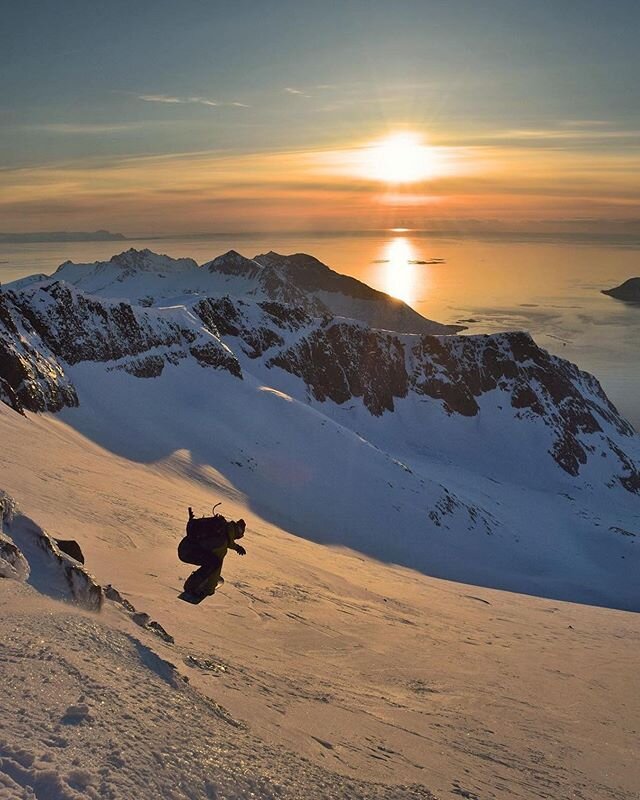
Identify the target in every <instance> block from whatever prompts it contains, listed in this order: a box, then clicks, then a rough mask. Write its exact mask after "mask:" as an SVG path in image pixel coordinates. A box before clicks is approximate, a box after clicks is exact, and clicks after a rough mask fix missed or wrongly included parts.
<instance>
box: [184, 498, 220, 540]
mask: <svg viewBox="0 0 640 800" xmlns="http://www.w3.org/2000/svg"><path fill="white" fill-rule="evenodd" d="M227 531H228V523H227V520H226V519H225V518H224V517H223V516H222V514H216V513H215V506H214V514H213V516H212V517H195V516H194V515H193V511H192V510H191V509H189V521H188V522H187V539H189V541H192V542H197V543H198V544H199V545H201V546H204V547H206V548H207V549H209V550H215V549H216V548H218V547H223V546H224V545H225V544H227V543H228V539H227Z"/></svg>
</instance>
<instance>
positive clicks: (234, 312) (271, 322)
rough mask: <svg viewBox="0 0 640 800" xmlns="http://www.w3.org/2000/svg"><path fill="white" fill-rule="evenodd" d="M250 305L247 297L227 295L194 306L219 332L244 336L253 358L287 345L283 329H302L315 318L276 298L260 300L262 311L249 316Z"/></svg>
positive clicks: (258, 306) (198, 313)
mask: <svg viewBox="0 0 640 800" xmlns="http://www.w3.org/2000/svg"><path fill="white" fill-rule="evenodd" d="M249 308H250V306H249V305H248V304H247V303H246V302H245V301H243V300H231V299H230V298H229V297H223V298H220V299H216V300H214V299H212V298H207V299H205V300H201V301H200V302H199V303H197V304H196V305H195V306H194V307H193V310H194V311H195V313H196V314H197V315H198V316H199V317H200V319H201V320H202V322H203V323H204V325H206V327H207V328H208V329H209V330H210V331H212V332H213V333H214V334H215V335H217V336H233V337H237V338H238V339H240V341H241V348H242V350H243V352H244V353H245V354H246V355H248V356H249V357H250V358H258V357H259V356H261V355H262V354H263V353H265V352H266V351H267V350H269V349H271V348H272V347H277V346H283V345H284V339H283V337H282V334H281V333H280V331H295V330H300V329H301V328H303V327H305V326H308V325H310V324H311V323H312V321H313V319H314V317H313V315H312V314H310V313H309V312H308V311H306V310H304V309H302V308H299V307H290V306H286V305H283V304H282V303H274V302H265V303H258V304H257V305H256V308H257V310H258V311H259V312H262V313H259V314H258V315H257V316H256V315H255V314H254V315H253V317H252V319H248V317H247V314H248V311H249Z"/></svg>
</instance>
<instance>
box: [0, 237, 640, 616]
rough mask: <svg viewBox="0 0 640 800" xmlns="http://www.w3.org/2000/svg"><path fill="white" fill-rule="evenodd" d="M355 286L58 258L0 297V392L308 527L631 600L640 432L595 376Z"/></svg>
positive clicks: (571, 591) (516, 338) (142, 257)
mask: <svg viewBox="0 0 640 800" xmlns="http://www.w3.org/2000/svg"><path fill="white" fill-rule="evenodd" d="M362 286H363V285H362V284H359V283H358V282H353V281H352V279H349V278H345V277H344V276H336V273H333V272H332V271H331V270H329V269H328V268H327V267H325V266H324V265H322V264H320V262H318V261H316V260H315V259H312V258H311V257H310V256H291V257H283V256H278V255H277V254H274V253H269V254H267V255H266V256H259V257H256V259H254V260H250V259H245V258H244V257H242V256H240V255H239V254H237V253H235V252H233V251H231V252H230V253H227V254H225V255H224V256H221V257H219V258H218V259H214V260H213V261H210V262H207V264H205V265H204V266H203V267H198V266H197V264H196V263H195V262H193V261H192V260H190V259H169V258H168V257H166V256H157V255H155V254H153V253H151V252H150V251H140V252H137V251H132V250H130V251H127V252H126V253H123V254H121V255H120V256H114V257H113V258H112V259H111V260H110V261H108V262H100V263H96V264H91V265H77V264H71V263H66V264H63V265H62V266H61V267H60V268H59V269H58V271H57V272H56V273H55V275H54V276H52V277H51V278H48V279H46V280H36V281H33V280H32V281H30V280H28V279H27V280H25V281H18V282H16V283H15V284H13V285H11V286H9V287H6V288H5V290H4V291H3V292H2V293H1V294H0V397H1V398H2V399H3V400H4V402H5V403H7V404H8V405H10V406H11V407H12V408H13V409H15V410H16V411H22V412H25V411H26V412H29V411H32V412H33V411H36V412H38V411H50V412H51V411H53V412H61V416H62V418H63V419H64V420H65V421H66V422H68V423H69V424H70V425H71V426H73V427H74V428H76V429H77V430H78V431H80V432H82V433H83V434H84V435H86V436H88V437H89V438H91V439H93V440H94V441H96V442H98V443H100V444H101V445H102V446H105V447H107V448H108V449H110V450H112V451H113V452H116V453H119V454H121V455H125V456H126V457H127V458H133V459H135V460H143V461H149V462H151V461H157V460H158V459H165V458H170V457H172V455H173V454H175V453H176V452H182V451H187V452H188V453H190V462H191V463H190V465H189V466H188V467H184V466H182V467H180V469H188V470H189V471H190V474H193V475H195V476H199V479H204V475H205V473H206V470H207V469H209V468H213V469H215V470H217V471H219V472H220V473H221V474H222V475H224V476H225V480H228V481H230V482H231V484H232V485H233V486H234V487H235V488H236V490H237V491H240V492H242V493H243V494H245V495H246V496H247V497H248V498H250V502H251V504H252V507H253V508H254V509H256V511H258V512H259V513H260V514H261V515H262V516H263V517H264V518H266V519H270V520H272V521H273V522H275V523H276V524H278V525H280V526H281V527H284V528H286V529H289V530H292V531H295V532H296V533H298V534H299V535H303V536H306V537H308V538H311V539H314V540H316V541H320V542H328V543H335V544H342V545H346V546H348V547H352V548H355V549H357V550H360V551H362V552H364V553H367V554H370V555H373V556H375V557H377V558H381V559H383V560H386V561H391V562H395V563H399V564H405V565H408V566H412V567H414V568H416V569H419V570H421V571H423V572H425V573H428V574H431V575H437V576H440V577H446V578H450V579H454V580H460V581H466V582H470V583H476V584H480V585H486V586H495V587H501V588H508V589H512V590H515V591H524V592H531V593H536V594H547V595H550V596H553V597H559V598H565V599H573V600H579V601H582V602H592V603H599V604H605V605H613V606H617V607H623V608H635V609H640V595H639V594H638V590H637V563H636V561H637V555H636V553H635V549H636V548H635V547H634V546H633V545H634V543H635V539H636V538H637V532H638V528H639V524H640V499H639V495H640V471H639V465H640V441H639V437H638V436H637V434H636V433H635V432H634V431H633V429H632V428H631V426H629V424H628V423H627V422H626V421H625V420H624V419H622V418H621V417H620V415H619V414H618V413H617V411H616V409H615V408H614V407H613V406H612V405H611V403H610V402H609V401H608V399H607V398H606V396H605V395H604V393H603V391H602V389H601V388H600V386H599V384H598V382H597V381H596V380H595V378H593V377H592V376H590V375H588V374H586V373H584V372H581V371H580V370H579V369H578V368H577V367H576V366H574V365H573V364H570V363H569V362H567V361H564V360H562V359H558V358H556V357H553V356H551V355H549V354H548V353H547V352H545V351H543V350H541V349H540V348H538V347H537V346H536V344H535V343H534V342H533V341H532V340H531V338H530V337H529V336H528V335H527V334H524V333H519V332H516V333H504V334H498V335H494V336H453V335H451V336H441V335H433V334H432V333H428V332H425V331H424V330H417V331H414V332H409V333H406V332H401V333H398V332H395V331H393V330H391V329H389V328H388V327H386V326H385V328H384V329H380V328H376V327H372V326H371V325H370V324H368V322H367V318H371V317H372V316H375V315H376V314H377V315H378V316H382V317H384V318H385V319H387V318H388V317H389V315H392V314H393V313H395V314H396V317H395V319H396V321H399V320H405V321H406V320H407V319H409V321H411V317H410V316H409V317H407V315H406V314H405V313H404V311H403V310H402V309H400V310H399V311H398V307H397V304H395V305H394V302H395V301H391V300H390V298H386V299H385V297H386V296H384V295H383V296H382V297H381V298H380V297H378V295H380V293H373V294H372V292H373V290H368V287H365V288H362ZM124 298H127V299H124ZM335 309H339V310H340V312H341V315H340V316H336V315H334V311H335ZM394 309H395V311H394ZM349 311H350V312H351V313H347V314H345V312H349ZM374 312H375V313H374ZM411 313H412V314H414V315H415V312H411ZM385 315H386V316H385ZM415 316H417V315H415ZM419 319H421V318H419ZM412 324H413V323H412ZM433 325H434V323H431V322H429V321H424V320H423V326H424V327H426V328H427V329H429V330H430V329H431V327H432V326H433ZM399 327H400V328H401V329H403V328H405V327H406V326H403V325H399ZM415 327H416V328H418V329H419V328H420V327H421V325H415Z"/></svg>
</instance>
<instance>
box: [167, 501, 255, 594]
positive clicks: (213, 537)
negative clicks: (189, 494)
mask: <svg viewBox="0 0 640 800" xmlns="http://www.w3.org/2000/svg"><path fill="white" fill-rule="evenodd" d="M245 529H246V523H245V521H244V520H243V519H239V520H238V521H237V522H234V521H233V520H227V519H225V518H224V517H223V516H222V514H214V515H213V516H212V517H195V516H194V514H193V510H192V509H191V508H190V509H189V521H188V522H187V535H186V536H185V537H184V539H182V541H181V542H180V544H179V545H178V558H179V559H180V561H184V562H185V563H186V564H198V565H199V567H200V569H197V570H195V572H192V573H191V575H189V577H188V578H187V580H186V581H185V583H184V594H183V595H181V598H182V599H183V600H189V602H193V603H199V602H200V601H201V600H203V599H204V598H205V597H207V596H209V595H212V594H214V593H215V590H216V586H217V585H218V583H219V582H220V583H221V582H222V578H221V576H220V573H221V571H222V563H223V561H224V557H225V556H226V554H227V550H229V549H231V550H235V551H236V553H238V555H241V556H243V555H245V553H246V552H247V551H246V550H245V549H244V547H242V545H239V544H237V539H242V537H243V536H244V532H245Z"/></svg>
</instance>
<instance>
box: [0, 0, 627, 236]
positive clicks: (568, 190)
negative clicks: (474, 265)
mask: <svg viewBox="0 0 640 800" xmlns="http://www.w3.org/2000/svg"><path fill="white" fill-rule="evenodd" d="M621 2H623V3H624V5H625V14H624V15H621V16H620V17H619V18H618V17H616V15H615V14H613V13H610V12H609V11H608V10H607V7H606V4H604V5H603V6H602V9H600V10H599V9H598V8H591V11H590V14H585V15H578V14H575V13H571V12H569V11H567V12H566V14H565V15H560V14H558V13H556V9H555V7H552V6H551V4H550V0H540V3H537V4H534V5H535V6H536V8H538V11H537V12H536V16H535V24H530V19H529V15H530V13H532V12H531V11H530V7H531V4H530V3H529V4H527V3H525V0H518V1H517V2H516V0H514V3H513V6H514V10H513V11H512V12H507V10H506V9H505V7H504V4H503V3H498V2H497V0H487V2H486V3H482V4H466V9H465V13H464V14H463V15H461V14H460V13H459V12H457V11H456V9H455V6H456V4H455V3H451V4H449V3H447V4H430V3H413V2H405V0H398V2H397V3H395V4H374V5H376V8H375V9H373V8H372V6H371V3H369V2H367V1H366V0H353V2H351V3H349V4H348V5H349V9H350V10H349V12H347V11H346V10H345V9H341V8H339V7H331V6H330V7H327V5H326V4H314V3H307V4H303V5H302V6H300V4H296V3H294V2H293V0H283V1H282V3H278V4H275V6H274V7H273V8H271V9H270V13H269V14H268V15H262V14H251V13H250V14H247V13H244V12H243V11H242V9H240V8H236V7H235V6H229V5H228V4H227V5H226V6H225V7H224V8H222V7H221V6H220V5H219V4H217V3H202V4H194V7H193V8H190V11H189V13H187V12H186V11H184V10H183V12H182V13H181V14H179V15H177V12H176V9H175V8H174V7H173V6H171V5H170V4H162V3H160V4H158V3H153V4H151V3H150V2H149V0H142V3H141V8H142V10H141V11H140V14H139V15H126V14H125V15H123V14H121V13H119V12H118V9H117V7H116V6H117V4H116V6H114V5H113V4H106V5H104V6H103V7H101V11H100V19H101V23H100V30H101V35H100V36H99V37H97V36H96V26H95V19H96V16H95V15H96V11H95V9H94V8H93V7H92V6H91V4H85V5H84V6H82V5H81V6H78V5H77V4H74V5H73V6H72V5H70V4H68V3H67V0H60V2H59V3H56V4H52V5H50V6H48V5H47V4H44V5H42V4H41V6H42V7H39V9H38V13H37V14H33V13H30V12H29V9H28V8H27V6H25V4H10V7H9V8H8V10H7V14H6V15H5V19H4V20H3V21H4V22H5V29H6V31H7V33H8V36H7V47H6V48H5V51H4V55H5V58H4V62H3V66H4V71H3V78H4V81H3V89H4V90H5V92H4V93H5V99H4V100H3V105H2V108H0V152H1V153H2V165H1V167H0V188H1V189H2V193H1V197H0V215H1V219H2V223H1V227H2V228H3V229H4V230H7V231H37V230H52V229H58V230H65V229H78V230H80V229H85V230H87V229H88V230H95V229H97V228H109V229H111V230H119V231H122V232H123V233H125V234H130V235H131V234H134V233H139V232H147V233H150V234H153V233H156V232H166V231H168V230H170V231H172V232H175V233H189V232H200V231H216V230H217V231H221V230H245V231H250V230H257V229H264V230H288V229H295V230H314V229H319V230H328V229H352V230H354V229H365V230H366V229H380V228H393V227H415V228H425V227H429V225H430V224H431V223H432V221H433V220H442V221H445V222H446V221H449V223H450V224H451V225H453V226H455V225H463V224H466V223H465V222H464V221H465V220H474V221H476V222H480V223H482V224H487V225H507V226H509V225H516V224H525V225H538V224H547V223H548V224H551V222H552V221H553V220H555V219H562V220H589V219H595V220H599V223H598V224H599V225H600V226H601V227H602V226H606V225H609V226H615V225H618V226H623V225H624V224H625V221H631V222H634V224H637V226H638V229H639V230H640V111H639V110H638V104H637V97H636V88H635V83H634V82H632V81H628V80H625V79H624V78H625V76H630V75H635V74H637V72H638V68H639V66H640V53H639V51H638V48H637V42H636V37H635V30H637V24H635V22H637V23H638V24H640V6H638V5H637V4H630V3H627V0H621ZM27 5H28V4H27ZM378 6H379V7H378ZM391 6H393V7H391ZM516 7H518V8H516ZM623 17H624V24H622V23H621V19H622V18H623ZM177 20H179V21H180V24H176V21H177ZM71 22H72V23H73V31H74V33H73V47H72V48H70V47H69V24H70V23H71ZM221 26H222V27H221ZM221 30H223V32H224V35H223V36H222V35H221V33H220V31H221ZM311 31H313V37H315V38H314V42H315V44H314V46H313V48H312V51H309V48H308V42H309V41H310V39H309V37H310V35H311V34H310V32H311ZM211 41H215V42H216V47H215V48H212V47H211V46H210V44H211ZM479 41H481V42H482V46H481V47H479V46H478V42H479ZM607 41H609V42H612V43H613V42H615V48H614V50H615V64H613V63H612V61H611V48H609V49H607V47H603V43H606V42H607ZM159 42H163V43H169V44H170V45H171V46H168V47H165V46H159V45H158V43H159ZM516 43H517V46H516ZM310 52H312V53H313V57H309V55H310ZM540 52H544V53H545V57H544V59H542V58H541V57H540V56H539V53H540ZM178 53H179V54H181V58H180V69H176V54H178ZM568 65H571V69H570V70H569V69H568ZM517 221H520V223H517Z"/></svg>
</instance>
